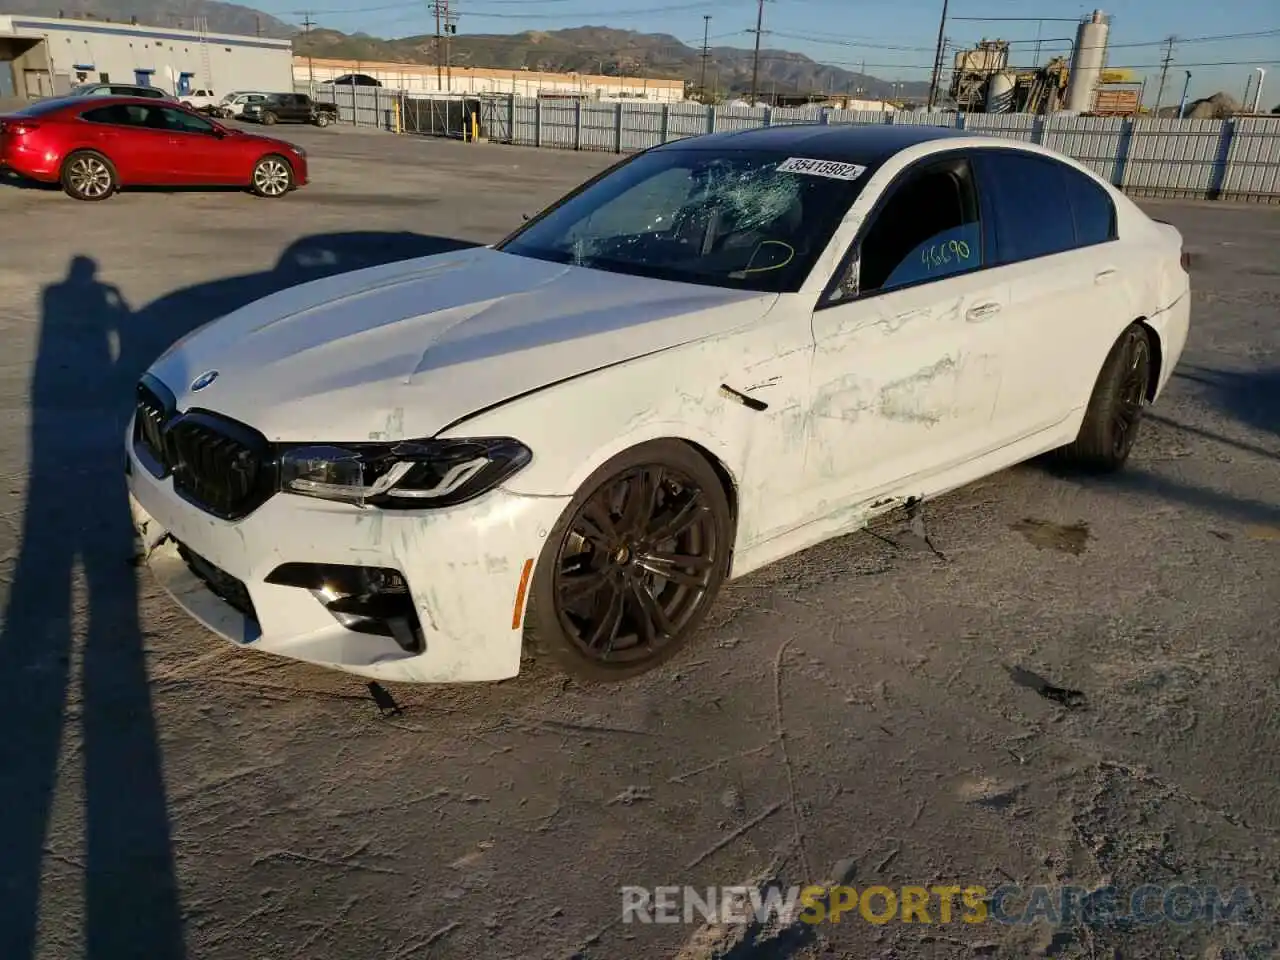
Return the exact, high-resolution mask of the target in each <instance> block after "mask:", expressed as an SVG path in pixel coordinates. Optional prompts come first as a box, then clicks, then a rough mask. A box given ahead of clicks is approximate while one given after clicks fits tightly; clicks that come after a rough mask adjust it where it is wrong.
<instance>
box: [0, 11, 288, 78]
mask: <svg viewBox="0 0 1280 960" xmlns="http://www.w3.org/2000/svg"><path fill="white" fill-rule="evenodd" d="M193 26H195V27H197V29H193V30H181V29H176V28H175V29H170V28H168V27H144V26H139V25H138V24H136V23H115V22H111V21H106V20H97V19H89V18H84V19H73V18H60V17H28V16H20V15H17V14H14V15H8V14H0V97H48V96H56V95H58V94H62V93H66V92H67V91H68V90H70V89H71V88H72V87H74V86H75V85H76V84H79V83H87V82H95V83H101V82H112V81H114V82H116V83H129V84H139V85H142V86H153V87H160V88H161V89H163V90H165V91H167V92H168V93H176V94H179V95H181V94H184V93H188V92H190V91H191V90H194V89H204V90H213V91H214V92H215V93H216V94H218V95H221V94H222V93H224V92H228V93H229V92H231V91H232V90H236V89H248V90H272V91H275V90H291V89H292V88H293V70H292V65H291V64H292V57H293V49H292V44H291V43H290V41H288V40H272V39H268V38H266V37H244V36H235V35H231V34H224V33H210V32H209V31H208V30H207V29H203V28H202V25H201V24H193Z"/></svg>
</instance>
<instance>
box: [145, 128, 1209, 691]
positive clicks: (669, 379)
mask: <svg viewBox="0 0 1280 960" xmlns="http://www.w3.org/2000/svg"><path fill="white" fill-rule="evenodd" d="M1189 302H1190V294H1189V279H1188V275H1187V271H1186V259H1185V257H1184V255H1183V252H1182V238H1181V236H1180V235H1179V233H1178V232H1177V230H1175V229H1174V228H1173V227H1171V226H1168V225H1165V224H1162V223H1159V222H1157V221H1153V220H1151V219H1149V218H1148V217H1147V216H1146V215H1145V214H1144V213H1142V211H1141V210H1139V209H1138V208H1137V207H1136V206H1135V205H1134V204H1133V203H1132V202H1130V201H1129V200H1128V199H1127V198H1125V197H1124V196H1123V195H1122V194H1121V193H1119V192H1118V191H1116V190H1114V189H1112V187H1110V186H1109V185H1108V184H1107V183H1105V182H1104V181H1102V180H1100V179H1099V178H1098V177H1097V176H1095V175H1094V174H1093V173H1091V172H1089V171H1088V170H1087V169H1085V168H1084V167H1082V166H1081V165H1079V164H1078V163H1076V162H1074V161H1073V160H1070V159H1067V158H1065V157H1062V156H1060V155H1057V154H1055V153H1052V152H1049V151H1046V150H1043V149H1040V148H1039V147H1035V146H1031V145H1028V144H1023V143H1015V142H1009V141H1003V140H994V139H986V138H978V137H969V136H964V135H957V134H955V133H953V132H950V131H946V130H942V129H934V128H930V127H923V126H919V127H916V126H905V125H902V126H892V125H885V126H867V127H838V126H803V127H781V128H771V129H764V130H756V131H747V132H740V133H731V134H721V135H714V136H707V137H700V138H696V139H692V140H685V141H680V142H677V143H672V144H668V145H666V146H662V147H659V148H656V149H653V150H649V151H647V152H645V153H642V154H639V155H637V156H634V157H631V158H629V159H626V160H624V161H623V162H621V163H620V164H618V165H617V166H615V167H613V168H612V169H610V170H609V171H607V172H605V173H604V174H602V175H600V176H599V177H596V178H595V179H593V180H591V181H589V182H588V183H586V184H585V185H583V186H582V187H580V188H578V189H577V190H575V191H574V192H572V193H570V194H569V195H568V196H566V197H565V198H564V199H562V200H560V201H559V202H558V203H556V204H555V205H554V206H552V207H550V208H549V209H547V210H546V211H544V212H543V213H542V214H540V215H539V216H537V217H535V218H534V219H532V220H531V221H529V222H528V223H526V224H524V225H523V226H522V227H521V228H520V229H518V230H517V231H516V232H515V233H513V234H512V235H511V236H510V237H508V238H507V239H506V240H504V241H503V242H502V243H499V244H497V245H496V246H494V247H491V248H475V249H472V250H467V251H463V252H458V253H449V254H443V255H440V256H434V257H428V258H425V259H420V260H411V261H405V262H401V263H395V264H391V265H387V266H379V267H374V268H371V269H366V270H360V271H356V272H352V273H347V274H343V275H339V276H333V277H329V278H327V279H322V280H318V281H315V282H312V283H307V284H304V285H302V286H298V287H294V288H292V289H289V290H285V291H283V292H280V293H277V294H274V295H272V296H270V297H267V298H266V299H263V300H260V301H258V302H256V303H253V304H250V305H249V306H247V307H244V308H243V309H241V310H238V311H236V312H235V313H233V314H231V315H229V316H227V317H224V318H223V319H221V320H218V321H215V322H214V323H212V324H210V325H208V326H206V327H204V328H202V329H200V330H199V331H197V332H196V333H194V334H192V335H191V336H189V337H187V338H186V339H184V340H182V341H180V342H179V343H178V344H176V345H175V346H174V347H172V348H171V349H170V350H169V352H168V353H167V354H165V355H164V356H163V357H161V358H160V359H159V360H158V361H156V363H155V364H154V365H153V366H152V367H151V369H150V370H149V371H148V373H147V374H146V376H145V377H144V378H143V380H142V382H141V383H140V384H139V385H138V389H137V410H136V414H135V416H134V418H133V421H132V424H131V426H130V431H129V434H128V436H127V440H126V442H127V446H128V470H129V486H130V490H131V500H132V504H131V506H132V510H133V513H134V520H135V526H136V527H137V529H138V531H139V534H140V536H141V539H142V545H143V549H144V550H145V552H146V553H147V556H148V560H149V564H150V566H151V567H152V569H153V570H154V571H155V574H156V575H157V576H158V578H159V579H160V581H161V582H162V583H163V584H164V585H165V587H167V588H168V590H169V591H170V592H171V594H172V595H173V597H174V598H175V599H176V601H177V602H178V603H179V604H181V605H182V606H183V607H184V608H185V609H186V610H187V611H189V612H190V613H191V614H192V615H194V616H195V617H196V618H197V619H198V620H200V621H201V622H203V623H204V624H205V625H207V626H208V627H209V628H211V629H212V630H214V631H216V632H218V633H220V634H222V635H223V636H224V637H227V638H228V639H230V640H232V641H234V642H235V643H237V644H241V645H243V646H245V647H247V648H252V649H257V650H263V651H267V652H270V653H275V654H281V655H284V656H288V657H294V658H297V659H300V660H306V661H310V662H313V663H319V664H323V665H326V666H330V667H336V668H340V669H344V670H348V671H351V672H352V673H357V674H361V675H364V676H367V677H372V678H378V679H384V680H400V681H468V680H494V679H499V678H503V677H510V676H513V675H515V674H516V673H517V672H518V671H519V667H520V657H521V650H522V647H523V645H524V644H525V643H526V640H527V639H532V640H533V641H535V642H536V643H537V645H538V647H539V648H541V649H542V650H544V651H545V652H546V653H548V654H550V655H551V656H553V657H554V658H555V659H556V660H557V661H558V662H559V663H560V664H561V665H562V666H563V668H564V669H566V670H567V671H569V672H571V673H573V674H575V675H577V676H580V677H584V678H589V679H620V678H624V677H628V676H632V675H634V674H637V673H639V672H641V671H644V670H647V669H650V668H652V667H654V666H655V665H657V664H659V663H661V662H662V661H663V660H664V659H666V658H667V657H669V656H670V655H671V654H673V653H674V652H675V651H676V650H678V649H679V648H680V647H681V646H682V645H684V644H685V643H687V642H688V641H689V639H690V637H691V636H692V635H693V634H694V632H695V631H696V630H697V628H698V625H699V623H700V622H701V621H702V619H703V617H704V616H705V615H706V613H707V610H708V607H709V606H710V605H711V604H712V603H713V601H714V599H715V596H716V593H717V591H718V590H719V589H720V587H721V585H722V584H723V583H724V581H725V580H727V579H730V578H733V577H739V576H742V575H743V574H746V573H748V572H750V571H752V570H755V569H757V568H759V567H761V566H762V565H764V564H768V563H770V562H772V561H774V560H777V559H779V558H781V557H784V556H787V555H788V554H792V553H795V552H797V551H799V550H803V549H805V548H806V547H809V546H811V545H813V544H816V543H819V542H821V541H823V540H826V539H829V538H831V537H836V536H840V535H842V534H846V533H849V532H850V531H852V530H855V529H857V528H859V527H861V526H863V525H864V524H866V523H867V521H868V520H869V519H870V518H872V517H874V516H876V515H877V514H879V513H881V512H884V511H888V510H891V509H893V508H894V507H898V506H901V505H903V504H906V503H910V502H913V501H919V500H922V499H928V498H931V497H936V496H938V495H939V494H942V493H944V492H946V491H948V490H952V489H954V488H956V487H959V486H961V485H963V484H966V483H969V482H970V481H973V480H975V479H977V478H979V477H982V476H984V475H987V474H991V473H993V472H995V471H998V470H1002V469H1004V468H1006V467H1008V466H1010V465H1012V464H1015V463H1018V462H1019V461H1022V460H1026V459H1028V458H1030V457H1034V456H1036V455H1038V454H1042V453H1045V452H1048V451H1058V452H1059V455H1060V456H1062V457H1064V458H1066V459H1068V460H1070V461H1073V462H1075V463H1077V464H1079V465H1080V466H1082V467H1085V468H1092V469H1098V470H1104V471H1105V470H1114V469H1116V468H1119V467H1120V466H1121V465H1122V464H1123V463H1124V462H1125V459H1126V458H1127V457H1128V455H1129V451H1130V449H1131V448H1132V446H1133V443H1134V438H1135V435H1136V433H1137V431H1138V426H1139V421H1140V418H1141V416H1142V413H1143V409H1144V407H1145V406H1146V405H1147V404H1149V403H1151V402H1152V401H1154V400H1155V399H1156V398H1157V397H1158V396H1159V395H1160V392H1161V389H1162V388H1163V387H1164V384H1165V383H1166V381H1167V380H1168V378H1169V374H1170V372H1171V371H1172V369H1173V367H1174V364H1175V363H1176V362H1177V360H1178V357H1179V355H1180V353H1181V351H1182V349H1183V344H1184V342H1185V340H1186V336H1187V327H1188V306H1189Z"/></svg>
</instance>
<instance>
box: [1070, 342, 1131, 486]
mask: <svg viewBox="0 0 1280 960" xmlns="http://www.w3.org/2000/svg"><path fill="white" fill-rule="evenodd" d="M1153 373H1154V364H1153V362H1152V358H1151V336H1150V334H1149V333H1147V329H1146V328H1145V327H1143V326H1142V325H1141V324H1137V323H1134V324H1130V325H1129V326H1128V327H1126V328H1125V331H1124V333H1122V334H1120V338H1119V339H1118V340H1117V341H1116V342H1115V344H1114V345H1113V346H1112V347H1111V352H1110V353H1108V354H1107V359H1106V361H1105V362H1104V363H1103V365H1102V372H1101V373H1100V374H1098V381H1097V383H1096V384H1095V385H1094V388H1093V395H1092V396H1091V397H1090V398H1089V406H1088V407H1087V408H1086V410H1085V414H1084V422H1083V423H1081V425H1080V433H1079V434H1078V435H1077V436H1076V439H1075V441H1074V442H1073V443H1071V444H1070V445H1069V446H1066V447H1063V448H1062V449H1061V450H1060V451H1059V455H1060V458H1061V459H1063V460H1065V461H1066V462H1068V463H1069V464H1071V465H1073V466H1077V467H1082V468H1084V469H1087V470H1096V471H1100V472H1104V473H1110V472H1112V471H1115V470H1119V469H1120V468H1121V467H1123V466H1124V464H1125V461H1126V460H1128V459H1129V453H1130V452H1131V451H1132V450H1133V444H1134V441H1135V440H1137V438H1138V427H1139V426H1140V425H1141V422H1142V414H1143V411H1144V409H1145V408H1146V405H1147V396H1148V392H1149V390H1150V387H1151V378H1152V375H1153Z"/></svg>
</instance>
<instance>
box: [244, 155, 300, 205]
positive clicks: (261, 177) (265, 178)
mask: <svg viewBox="0 0 1280 960" xmlns="http://www.w3.org/2000/svg"><path fill="white" fill-rule="evenodd" d="M250 187H251V188H252V190H253V192H254V193H256V194H257V195H258V196H260V197H267V198H270V199H274V198H276V197H283V196H284V195H285V194H286V193H288V192H289V191H290V190H292V189H293V168H292V167H290V166H289V161H287V160H285V159H284V158H283V157H277V156H275V155H272V156H268V157H263V158H262V159H261V160H259V161H258V162H257V163H256V164H254V166H253V179H252V181H251V182H250Z"/></svg>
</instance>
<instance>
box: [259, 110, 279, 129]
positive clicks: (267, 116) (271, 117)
mask: <svg viewBox="0 0 1280 960" xmlns="http://www.w3.org/2000/svg"><path fill="white" fill-rule="evenodd" d="M262 122H263V123H265V124H266V125H267V126H268V127H269V126H271V125H272V124H273V123H275V122H276V115H275V114H274V113H272V112H271V111H270V110H267V111H266V112H264V113H263V114H262Z"/></svg>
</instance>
